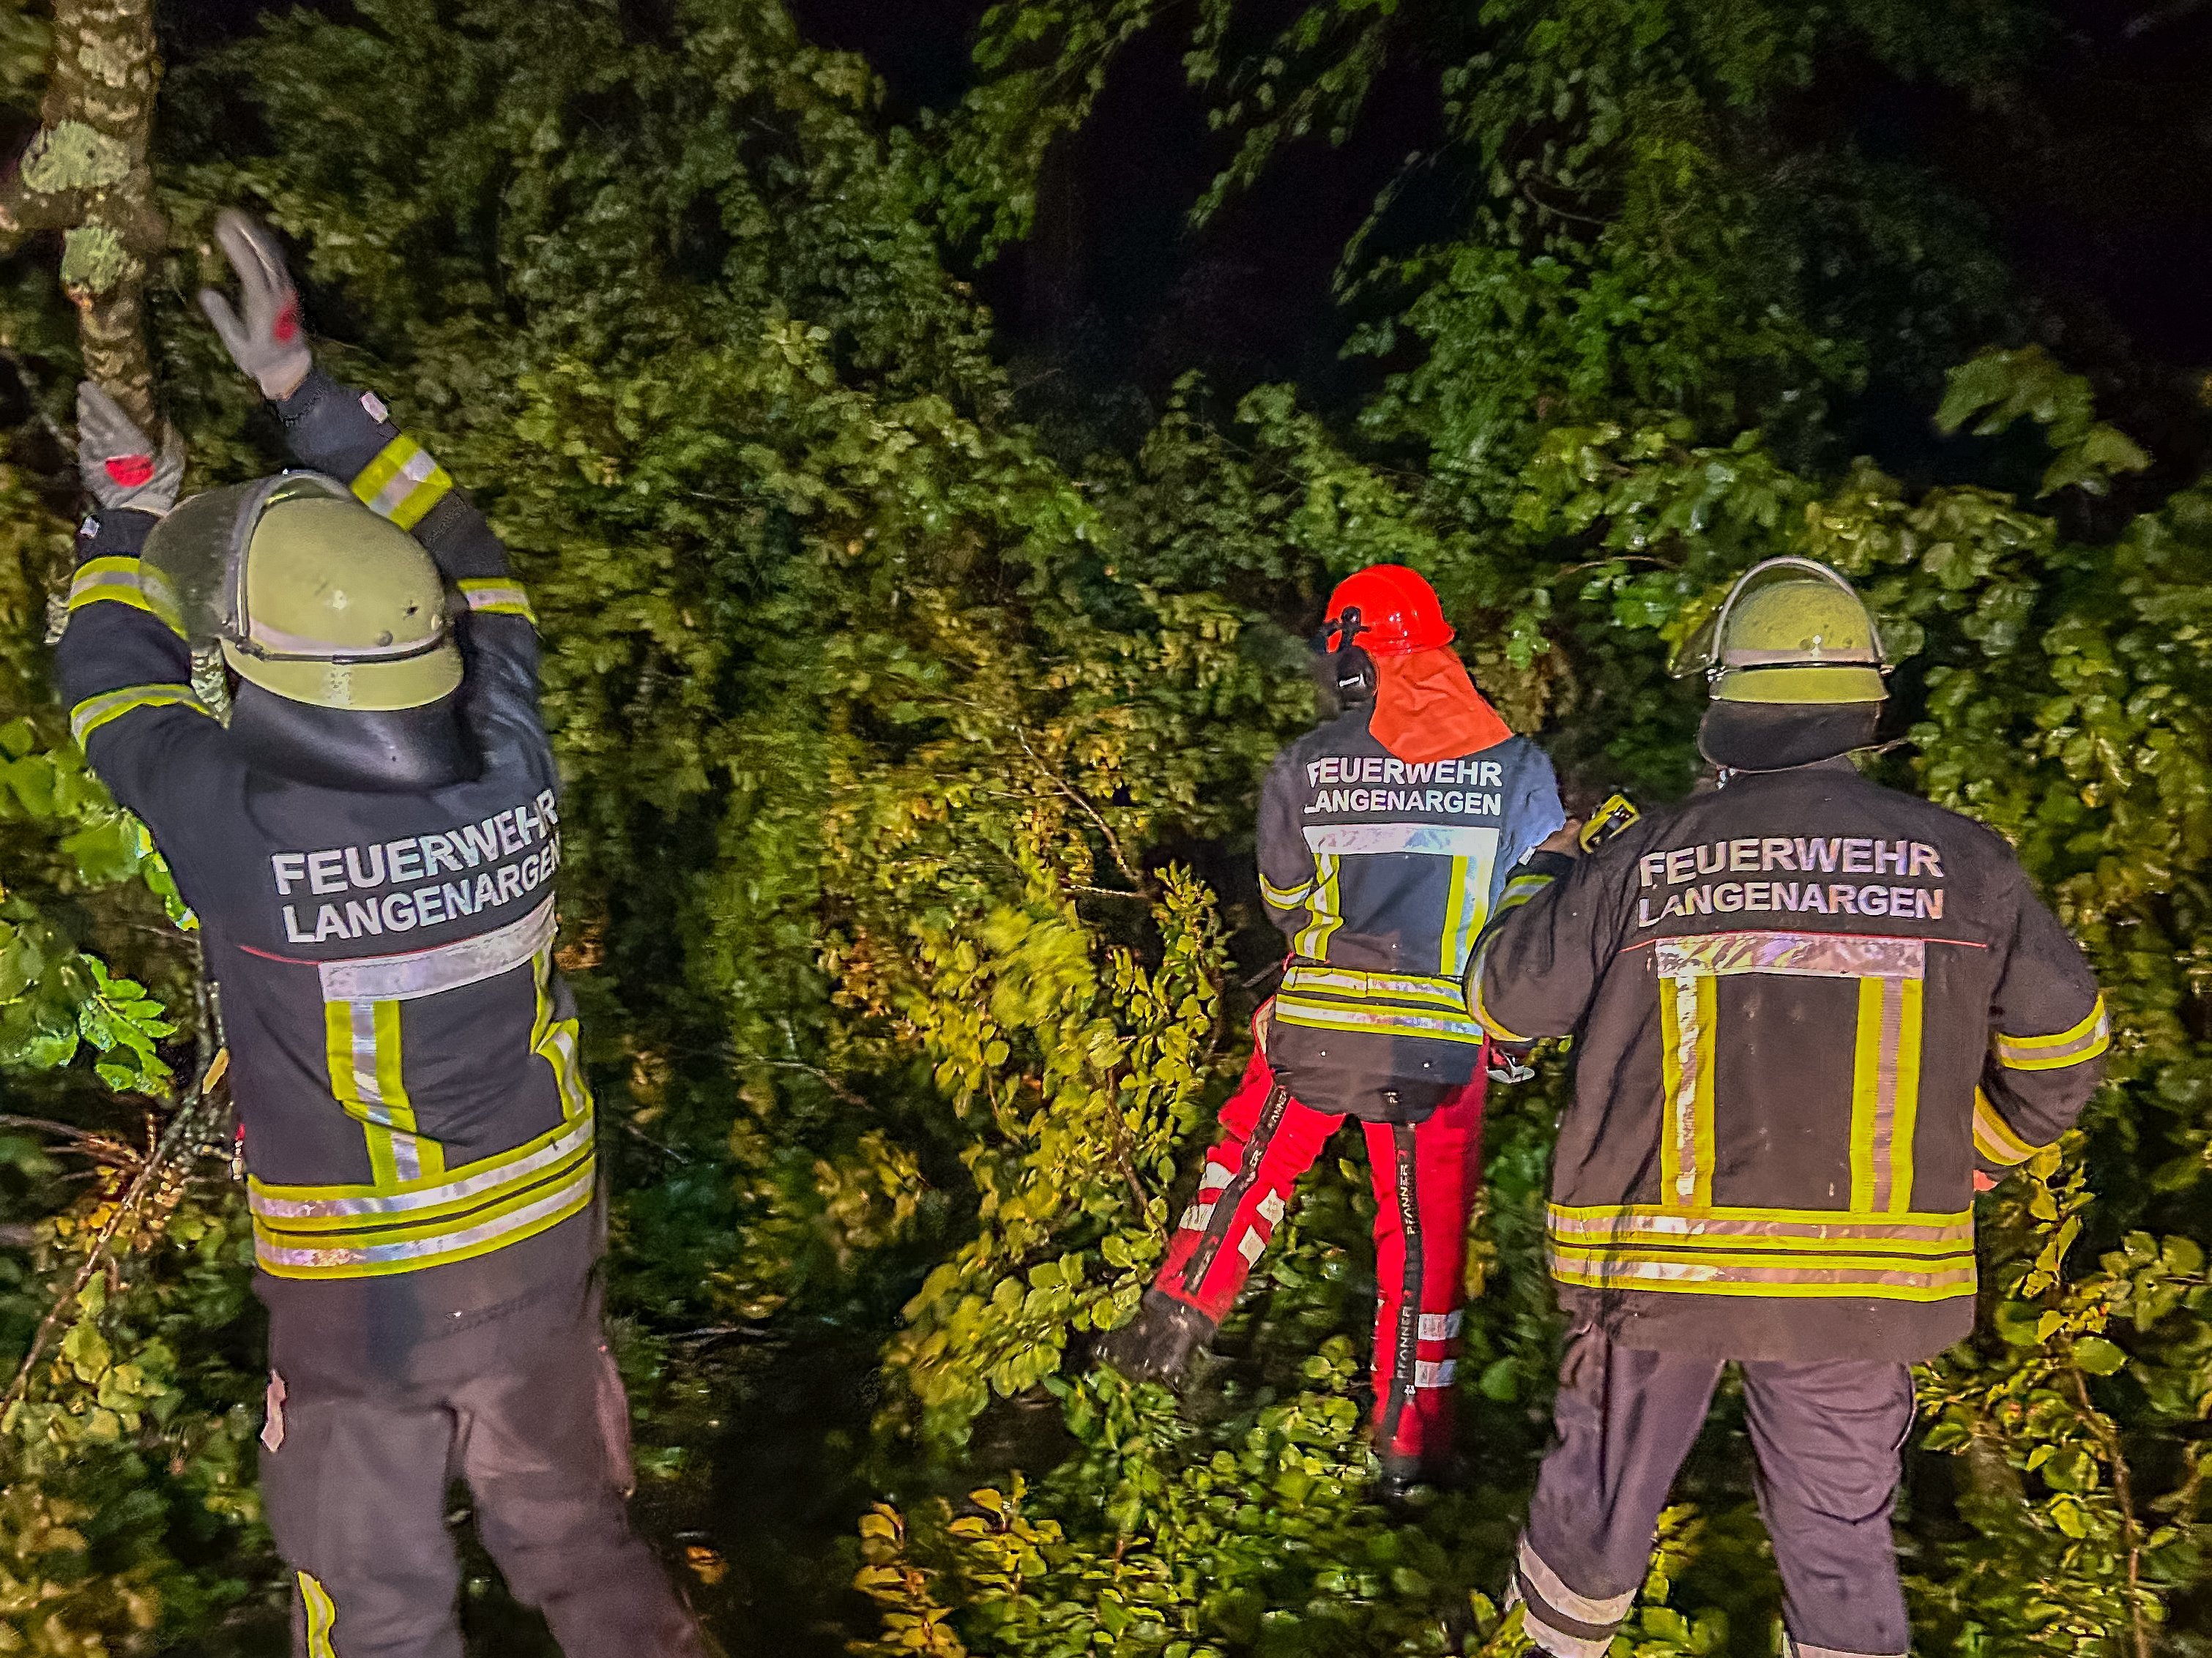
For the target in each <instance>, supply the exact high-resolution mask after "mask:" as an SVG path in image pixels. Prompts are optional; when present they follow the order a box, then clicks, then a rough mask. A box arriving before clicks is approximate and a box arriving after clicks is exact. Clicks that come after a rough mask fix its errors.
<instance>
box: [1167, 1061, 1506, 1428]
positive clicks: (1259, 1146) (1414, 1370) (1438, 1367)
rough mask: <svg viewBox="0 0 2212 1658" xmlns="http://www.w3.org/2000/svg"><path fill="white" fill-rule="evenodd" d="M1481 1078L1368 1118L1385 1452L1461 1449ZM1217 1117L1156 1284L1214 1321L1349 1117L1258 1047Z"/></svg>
mask: <svg viewBox="0 0 2212 1658" xmlns="http://www.w3.org/2000/svg"><path fill="white" fill-rule="evenodd" d="M1484 1082H1485V1078H1484V1073H1483V1072H1482V1071H1481V1070H1480V1069H1477V1071H1476V1072H1475V1074H1474V1081H1472V1082H1470V1083H1469V1084H1468V1085H1467V1086H1466V1087H1465V1088H1464V1089H1462V1090H1460V1091H1459V1092H1458V1093H1457V1094H1455V1095H1454V1096H1452V1097H1451V1098H1450V1099H1449V1100H1448V1101H1447V1102H1445V1103H1444V1104H1443V1105H1442V1106H1440V1107H1438V1108H1437V1110H1436V1111H1435V1112H1434V1113H1433V1114H1431V1115H1430V1116H1429V1117H1428V1118H1427V1119H1425V1121H1422V1122H1420V1123H1418V1124H1414V1123H1388V1122H1363V1123H1362V1124H1361V1125H1360V1127H1362V1129H1364V1131H1365V1133H1366V1137H1367V1160H1368V1169H1369V1174H1370V1177H1371V1178H1372V1179H1373V1181H1374V1182H1375V1205H1376V1208H1375V1277H1376V1288H1377V1291H1378V1293H1377V1297H1376V1313H1375V1372H1374V1374H1375V1424H1376V1432H1375V1448H1376V1452H1377V1453H1378V1454H1379V1455H1383V1456H1384V1457H1386V1458H1391V1459H1406V1458H1410V1459H1413V1460H1416V1461H1418V1460H1421V1459H1424V1458H1436V1457H1440V1456H1442V1455H1445V1454H1446V1453H1447V1452H1449V1449H1450V1446H1451V1382H1452V1372H1453V1370H1454V1368H1455V1360H1454V1359H1453V1357H1452V1351H1453V1348H1454V1346H1455V1344H1456V1342H1457V1339H1458V1336H1459V1325H1460V1303H1461V1296H1462V1286H1463V1283H1464V1278H1463V1274H1464V1272H1465V1268H1466V1262H1467V1219H1468V1211H1469V1210H1470V1209H1471V1208H1472V1207H1473V1206H1474V1194H1475V1191H1476V1186H1477V1181H1478V1180H1479V1179H1480V1169H1481V1156H1482V1096H1483V1087H1484ZM1220 1121H1221V1130H1222V1133H1221V1138H1220V1139H1218V1140H1217V1141H1215V1142H1214V1145H1213V1147H1212V1150H1211V1151H1208V1152H1207V1153H1206V1170H1205V1173H1204V1174H1203V1175H1201V1176H1200V1181H1199V1187H1198V1195H1197V1196H1196V1197H1195V1198H1194V1199H1192V1201H1191V1206H1190V1207H1189V1208H1188V1209H1187V1210H1185V1211H1184V1212H1183V1216H1182V1220H1181V1221H1180V1222H1179V1223H1178V1224H1177V1226H1176V1234H1175V1236H1174V1237H1173V1238H1172V1239H1171V1240H1170V1242H1169V1245H1168V1258H1167V1260H1166V1263H1165V1264H1164V1266H1162V1267H1161V1269H1160V1275H1159V1277H1158V1278H1157V1279H1156V1280H1154V1283H1153V1286H1152V1287H1153V1288H1154V1289H1156V1290H1158V1291H1161V1292H1162V1293H1164V1294H1165V1295H1168V1296H1171V1297H1174V1298H1175V1299H1176V1300H1177V1301H1180V1302H1183V1303H1187V1304H1188V1305H1189V1306H1192V1307H1194V1308H1196V1309H1198V1310H1199V1311H1200V1312H1201V1313H1203V1314H1205V1315H1206V1316H1207V1317H1208V1318H1210V1319H1212V1320H1213V1321H1215V1322H1216V1323H1218V1322H1220V1321H1221V1320H1222V1319H1224V1318H1225V1317H1226V1316H1227V1315H1228V1312H1229V1309H1230V1307H1231V1305H1232V1304H1233V1303H1235V1301H1236V1299H1237V1293H1238V1291H1241V1290H1243V1287H1244V1281H1245V1280H1246V1279H1247V1278H1249V1277H1250V1276H1251V1275H1252V1267H1253V1266H1254V1264H1255V1262H1257V1261H1258V1260H1259V1259H1260V1256H1261V1252H1262V1251H1264V1250H1265V1249H1266V1248H1267V1242H1268V1240H1269V1239H1270V1238H1272V1237H1273V1236H1274V1235H1275V1229H1276V1228H1277V1227H1278V1226H1279V1225H1281V1224H1282V1221H1283V1216H1284V1213H1285V1210H1286V1208H1287V1207H1288V1206H1289V1203H1290V1196H1291V1187H1294V1186H1295V1185H1297V1180H1298V1176H1299V1175H1303V1174H1304V1173H1305V1172H1306V1170H1307V1169H1310V1168H1312V1167H1313V1165H1314V1161H1315V1159H1316V1158H1317V1157H1320V1156H1321V1153H1322V1147H1323V1146H1324V1145H1327V1144H1328V1138H1329V1136H1330V1135H1332V1134H1334V1133H1335V1132H1336V1131H1337V1129H1338V1128H1339V1127H1342V1125H1343V1122H1344V1119H1343V1117H1341V1116H1335V1115H1331V1114H1328V1113H1327V1112H1323V1111H1316V1110H1314V1109H1312V1108H1310V1107H1309V1106H1304V1105H1301V1104H1299V1103H1298V1102H1297V1101H1296V1100H1294V1099H1292V1098H1291V1097H1290V1094H1289V1091H1288V1090H1286V1089H1280V1088H1278V1087H1277V1086H1276V1084H1275V1073H1274V1072H1273V1070H1272V1069H1271V1068H1270V1067H1269V1066H1268V1064H1267V1059H1266V1057H1265V1056H1264V1055H1263V1054H1259V1053H1256V1052H1255V1054H1253V1055H1252V1063H1251V1064H1250V1065H1249V1066H1247V1067H1246V1068H1245V1072H1244V1079H1243V1081H1242V1082H1241V1083H1239V1084H1237V1091H1236V1092H1235V1093H1233V1094H1231V1096H1229V1100H1228V1102H1227V1103H1226V1104H1225V1105H1224V1106H1223V1107H1222V1108H1221V1119H1220Z"/></svg>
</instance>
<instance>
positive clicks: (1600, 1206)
mask: <svg viewBox="0 0 2212 1658" xmlns="http://www.w3.org/2000/svg"><path fill="white" fill-rule="evenodd" d="M1549 1212H1550V1216H1551V1218H1552V1220H1553V1222H1554V1223H1555V1224H1556V1223H1558V1222H1559V1221H1562V1220H1565V1221H1570V1222H1573V1223H1575V1224H1583V1223H1596V1222H1626V1223H1632V1224H1638V1225H1650V1226H1667V1227H1674V1228H1686V1227H1692V1226H1705V1225H1756V1226H1759V1227H1762V1228H1766V1227H1772V1228H1780V1229H1786V1228H1789V1227H1793V1226H1796V1227H1809V1228H1814V1229H1817V1230H1820V1232H1822V1233H1824V1234H1831V1235H1834V1236H1844V1235H1846V1234H1849V1235H1850V1236H1861V1237H1887V1236H1902V1235H1903V1234H1904V1233H1905V1232H1907V1231H1915V1230H1918V1231H1926V1232H1929V1233H1930V1234H1931V1235H1933V1234H1942V1235H1943V1236H1954V1235H1955V1236H1961V1237H1972V1236H1973V1226H1974V1212H1973V1211H1972V1210H1971V1209H1956V1210H1941V1209H1920V1210H1908V1211H1905V1212H1903V1213H1901V1214H1895V1215H1885V1216H1883V1217H1882V1218H1881V1219H1879V1220H1869V1219H1866V1218H1863V1217H1854V1216H1853V1215H1851V1214H1850V1213H1849V1212H1846V1211H1844V1210H1842V1209H1760V1208H1755V1207H1753V1206H1750V1205H1747V1204H1736V1203H1716V1204H1710V1205H1707V1206H1704V1207H1701V1208H1696V1209H1687V1208H1683V1207H1680V1206H1677V1205H1674V1204H1666V1203H1618V1204H1616V1203H1589V1204H1571V1203H1555V1204H1553V1205H1551V1206H1549Z"/></svg>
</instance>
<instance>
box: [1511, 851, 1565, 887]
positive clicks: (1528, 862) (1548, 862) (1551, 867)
mask: <svg viewBox="0 0 2212 1658" xmlns="http://www.w3.org/2000/svg"><path fill="white" fill-rule="evenodd" d="M1574 868H1575V860H1574V859H1572V858H1571V857H1570V856H1568V855H1567V854H1566V853H1564V852H1541V851H1538V852H1532V853H1529V854H1528V856H1527V857H1526V858H1523V859H1522V860H1521V866H1520V867H1519V868H1518V869H1517V870H1516V871H1515V872H1514V873H1515V874H1516V876H1521V875H1541V876H1542V877H1543V878H1545V879H1546V880H1547V881H1559V880H1564V879H1565V878H1566V877H1568V876H1569V875H1571V874H1572V873H1573V872H1574Z"/></svg>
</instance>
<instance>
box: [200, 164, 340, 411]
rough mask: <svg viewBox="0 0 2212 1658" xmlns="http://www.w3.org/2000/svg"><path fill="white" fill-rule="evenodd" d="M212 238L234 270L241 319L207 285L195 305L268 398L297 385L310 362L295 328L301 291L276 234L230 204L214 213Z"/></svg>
mask: <svg viewBox="0 0 2212 1658" xmlns="http://www.w3.org/2000/svg"><path fill="white" fill-rule="evenodd" d="M215 239H216V240H217V241H218V242H221V243H222V251H223V252H224V253H225V254H226V255H227V256H228V258H229V260H230V268H231V269H232V270H235V271H236V272H237V273H238V289H239V293H238V297H239V302H240V306H241V307H243V308H244V310H245V313H246V315H245V317H244V318H243V319H240V316H239V314H238V313H237V312H236V311H234V310H232V309H231V306H230V301H228V300H227V299H225V298H224V297H223V296H222V294H221V293H219V292H218V291H216V289H215V288H202V289H200V309H201V310H203V311H204V312H206V313H207V318H208V320H209V321H210V322H211V323H213V324H214V325H215V331H216V333H218V334H220V335H222V343H223V344H224V345H225V346H227V347H228V349H229V351H230V357H231V361H233V362H235V363H236V364H237V365H238V366H239V367H240V368H242V369H244V370H245V371H246V374H249V375H251V376H252V378H253V379H254V380H256V381H258V383H259V384H260V386H261V395H262V396H263V397H264V398H268V399H269V400H270V402H271V403H275V402H278V401H280V400H282V399H283V398H289V397H290V396H291V395H292V393H293V392H295V391H297V390H298V389H299V386H300V382H301V380H305V379H307V370H308V369H309V368H310V367H313V363H314V357H313V354H312V353H311V352H309V350H308V349H307V335H306V334H305V333H303V332H302V331H301V327H300V293H299V290H298V289H297V288H294V287H293V286H292V276H291V273H290V272H289V271H288V270H285V268H284V254H283V250H282V249H280V248H279V247H278V246H276V238H275V237H274V236H271V235H270V234H269V233H268V231H267V230H265V229H264V228H262V227H261V226H259V225H258V224H256V223H255V222H253V221H252V219H251V218H249V217H248V216H246V215H245V214H243V213H241V212H240V211H239V210H237V209H236V208H234V207H227V208H225V209H223V210H222V212H220V213H218V214H216V219H215Z"/></svg>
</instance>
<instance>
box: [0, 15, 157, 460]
mask: <svg viewBox="0 0 2212 1658" xmlns="http://www.w3.org/2000/svg"><path fill="white" fill-rule="evenodd" d="M160 82H161V59H160V58H159V57H158V56H157V55H156V52H155V39H154V0H54V23H53V67H52V75H51V78H50V79H49V80H48V82H47V85H46V101H45V103H44V104H43V105H42V106H40V112H39V114H40V123H41V125H40V129H39V132H38V136H37V137H34V138H33V139H32V140H31V143H30V147H29V148H28V149H27V150H25V152H24V154H23V159H22V164H21V166H20V167H18V168H17V169H16V172H15V176H14V177H13V178H11V179H9V180H8V181H7V183H6V184H5V185H4V186H0V252H5V251H6V250H7V249H9V248H11V247H13V246H15V245H16V244H17V243H19V242H21V240H22V239H23V238H24V237H25V236H26V235H27V234H32V233H33V232H36V231H46V230H58V231H60V232H62V233H63V238H62V264H61V278H62V287H63V289H64V292H66V293H67V294H68V295H69V296H70V301H72V302H73V303H74V304H75V305H76V311H77V334H78V338H79V340H80V342H81V343H82V347H83V351H84V372H85V374H86V376H87V378H88V379H91V380H96V381H98V382H99V383H100V385H101V386H104V387H105V388H106V390H107V391H108V392H111V393H112V394H113V395H114V397H115V398H116V400H117V401H118V403H120V404H122V405H123V406H124V408H125V409H126V410H129V411H130V413H131V417H132V418H133V419H135V420H137V422H138V423H139V424H140V425H141V426H143V427H144V428H146V429H147V431H149V433H153V434H155V436H156V437H157V438H158V436H159V435H160V427H161V412H160V410H159V409H158V407H157V406H156V404H155V399H154V360H153V354H152V352H151V351H150V350H149V348H148V344H147V340H146V323H145V287H146V273H147V270H148V267H149V264H150V262H151V261H152V260H153V259H154V258H155V256H156V255H158V254H159V253H160V252H161V248H162V246H163V244H164V243H165V241H166V240H167V227H165V226H164V225H163V223H162V222H161V212H160V210H158V209H157V208H156V207H155V202H154V175H153V169H152V167H151V166H150V164H149V159H148V149H149V142H150V140H151V138H152V137H153V131H154V94H155V88H156V87H157V86H159V84H160Z"/></svg>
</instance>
